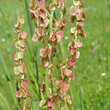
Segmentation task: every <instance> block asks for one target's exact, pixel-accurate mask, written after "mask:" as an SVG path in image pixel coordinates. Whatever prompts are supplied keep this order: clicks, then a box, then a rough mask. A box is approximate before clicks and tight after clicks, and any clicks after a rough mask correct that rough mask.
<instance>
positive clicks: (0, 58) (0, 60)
mask: <svg viewBox="0 0 110 110" xmlns="http://www.w3.org/2000/svg"><path fill="white" fill-rule="evenodd" d="M0 63H1V65H2V67H3V69H4V71H5V73H6V77H7V78H8V80H9V81H10V80H11V77H10V74H9V72H8V69H7V66H6V63H5V60H4V58H3V55H2V53H1V51H0Z"/></svg>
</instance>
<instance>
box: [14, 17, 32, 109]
mask: <svg viewBox="0 0 110 110" xmlns="http://www.w3.org/2000/svg"><path fill="white" fill-rule="evenodd" d="M23 25H24V19H23V18H21V17H18V21H17V23H16V24H15V32H16V33H17V34H18V35H17V36H18V37H16V38H15V39H14V42H15V48H16V49H17V50H16V52H15V53H14V61H15V63H16V64H17V66H15V67H14V73H15V75H17V76H18V79H19V81H18V88H19V91H17V92H16V97H17V98H19V99H20V106H21V107H22V110H28V109H30V108H29V107H26V104H27V103H28V102H29V101H30V99H31V94H30V92H29V91H27V88H28V85H29V81H28V80H26V79H24V73H25V72H26V66H25V63H24V61H23V57H24V50H25V47H26V43H25V39H26V37H27V34H26V33H25V32H22V31H21V29H22V28H23Z"/></svg>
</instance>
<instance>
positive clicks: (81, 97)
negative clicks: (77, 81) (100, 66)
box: [80, 87, 83, 110]
mask: <svg viewBox="0 0 110 110" xmlns="http://www.w3.org/2000/svg"><path fill="white" fill-rule="evenodd" d="M82 93H83V90H82V87H80V99H81V110H83V95H82Z"/></svg>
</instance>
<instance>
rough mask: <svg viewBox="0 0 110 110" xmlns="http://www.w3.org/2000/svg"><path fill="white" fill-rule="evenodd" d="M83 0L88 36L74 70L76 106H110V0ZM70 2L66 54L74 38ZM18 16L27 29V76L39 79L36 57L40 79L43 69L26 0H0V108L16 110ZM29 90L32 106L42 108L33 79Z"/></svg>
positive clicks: (105, 109) (89, 109) (80, 109)
mask: <svg viewBox="0 0 110 110" xmlns="http://www.w3.org/2000/svg"><path fill="white" fill-rule="evenodd" d="M27 2H28V3H29V2H30V1H29V0H27ZM84 3H85V7H86V10H87V16H88V18H87V20H85V27H84V30H85V32H86V34H87V38H86V39H82V41H83V47H82V48H81V49H80V52H81V56H80V59H79V60H78V64H77V66H76V68H75V70H74V73H75V75H76V80H75V81H73V82H71V88H70V89H71V91H72V101H73V105H74V110H110V68H109V64H110V4H109V3H110V2H109V0H84ZM71 5H72V0H67V3H66V8H67V14H66V18H67V20H68V22H67V24H66V28H65V30H64V33H65V36H64V38H63V42H62V51H63V56H64V58H67V57H68V56H69V52H68V50H67V45H68V43H69V42H70V41H71V38H70V37H69V29H70V27H71V25H70V24H69V16H68V15H69V14H68V12H69V7H70V6H71ZM17 16H21V17H24V18H25V26H24V31H26V32H27V33H28V38H27V49H26V51H25V62H26V66H27V68H28V69H27V75H26V77H27V79H31V78H32V77H33V79H34V80H35V81H36V65H35V62H34V57H36V59H37V61H38V66H39V73H40V79H41V82H42V74H43V72H44V70H43V69H42V68H40V58H39V56H37V54H39V53H38V51H39V48H40V47H41V44H39V43H38V44H37V43H36V44H33V43H32V40H31V34H30V29H29V24H28V19H27V11H26V6H25V1H24V0H0V110H8V109H10V110H17V102H18V101H17V99H16V97H15V92H16V80H17V77H16V76H15V75H14V73H13V67H14V65H15V63H14V61H13V52H14V51H15V49H14V45H13V38H14V37H16V34H14V24H15V23H16V21H17ZM33 25H34V24H33ZM34 28H35V27H34ZM33 45H34V47H35V46H37V47H38V50H37V51H36V53H34V50H35V48H34V49H33V48H32V47H33ZM29 49H30V51H29ZM9 78H10V79H9ZM29 91H31V93H32V96H33V99H32V101H31V102H30V106H32V109H33V110H39V109H38V101H37V96H36V93H35V90H34V86H33V84H32V83H31V82H30V87H29ZM56 110H57V109H56Z"/></svg>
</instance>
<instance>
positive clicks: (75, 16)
mask: <svg viewBox="0 0 110 110" xmlns="http://www.w3.org/2000/svg"><path fill="white" fill-rule="evenodd" d="M70 15H71V17H70V23H71V24H73V26H74V27H72V28H71V29H70V36H71V37H73V41H72V42H70V43H69V48H68V49H69V51H70V54H71V57H68V59H66V60H64V61H63V62H62V63H61V65H60V66H61V67H60V73H59V74H60V80H56V82H55V85H54V86H55V88H56V89H58V90H60V91H62V94H65V95H68V94H67V92H68V90H69V83H68V80H74V79H75V75H74V73H73V71H72V69H74V68H75V65H76V62H77V59H78V58H79V56H80V52H79V51H78V49H79V48H80V47H82V42H81V41H80V39H79V38H80V37H82V38H86V34H85V32H84V31H83V29H82V27H83V26H84V23H83V20H85V19H86V18H87V15H86V10H85V8H84V3H83V0H74V1H73V6H71V8H70ZM62 99H64V100H65V98H64V97H63V98H62ZM66 102H67V104H69V105H71V104H72V101H71V99H70V100H69V102H68V100H67V99H66ZM66 106H67V105H65V106H64V107H66ZM64 107H63V108H64ZM63 108H62V109H63Z"/></svg>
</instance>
